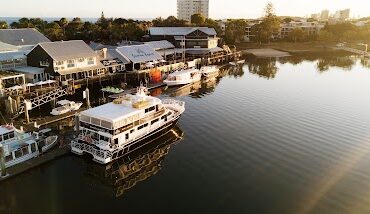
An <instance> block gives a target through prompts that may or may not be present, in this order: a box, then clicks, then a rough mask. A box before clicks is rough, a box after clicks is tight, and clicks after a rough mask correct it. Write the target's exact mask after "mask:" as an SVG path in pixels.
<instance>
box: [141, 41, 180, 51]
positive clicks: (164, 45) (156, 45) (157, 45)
mask: <svg viewBox="0 0 370 214" xmlns="http://www.w3.org/2000/svg"><path fill="white" fill-rule="evenodd" d="M145 44H147V45H149V46H150V47H152V48H153V49H154V50H156V51H157V50H164V49H171V48H175V46H174V45H173V44H172V43H171V42H169V41H167V40H161V41H151V42H146V43H145Z"/></svg>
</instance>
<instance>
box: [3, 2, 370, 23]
mask: <svg viewBox="0 0 370 214" xmlns="http://www.w3.org/2000/svg"><path fill="white" fill-rule="evenodd" d="M267 2H268V0H263V1H258V2H255V1H251V0H247V1H246V0H234V1H232V3H229V2H225V1H223V0H210V18H213V19H224V18H258V17H261V16H262V15H263V8H264V7H265V5H266V4H267ZM271 2H272V3H273V4H274V6H275V10H276V14H277V15H279V16H300V17H304V16H308V15H310V14H312V13H319V12H320V11H321V10H324V9H328V10H329V11H330V12H331V13H334V12H335V11H337V10H342V9H346V8H349V9H351V17H356V18H358V17H367V16H370V11H368V7H367V6H370V3H368V2H364V0H353V1H351V2H348V1H346V0H326V1H325V2H322V1H321V0H311V1H310V4H309V5H307V3H306V2H307V1H304V0H295V1H291V0H271ZM158 4H160V5H161V7H158ZM19 5H24V7H23V8H24V9H22V8H21V7H20V6H19ZM163 5H165V7H163ZM176 5H177V0H156V1H149V0H142V1H132V2H130V3H128V2H124V1H122V0H106V1H99V0H90V1H89V0H79V1H73V0H65V1H63V2H60V1H55V2H53V1H46V0H33V1H27V2H26V3H25V2H24V0H12V1H6V2H3V3H2V7H1V8H0V14H1V16H2V17H43V18H45V17H46V18H56V17H81V18H97V17H99V16H100V14H101V11H104V13H105V16H106V17H122V18H135V19H153V18H157V17H168V16H170V15H173V16H176V15H177V14H176V11H177V9H176ZM40 8H41V9H40ZM45 8H46V9H45ZM153 8H155V10H153Z"/></svg>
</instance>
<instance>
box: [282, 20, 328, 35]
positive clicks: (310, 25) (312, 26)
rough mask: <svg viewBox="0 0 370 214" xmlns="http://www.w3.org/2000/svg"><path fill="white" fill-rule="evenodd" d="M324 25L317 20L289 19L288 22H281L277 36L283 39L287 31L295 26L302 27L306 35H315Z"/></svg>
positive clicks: (287, 33)
mask: <svg viewBox="0 0 370 214" xmlns="http://www.w3.org/2000/svg"><path fill="white" fill-rule="evenodd" d="M324 27H325V26H324V25H323V24H320V23H319V22H316V21H315V22H307V21H291V22H289V23H282V24H281V28H280V33H279V36H278V38H280V39H284V38H286V37H287V36H288V35H289V33H290V32H291V31H292V30H293V29H296V28H300V29H302V30H303V31H304V32H305V33H306V34H307V35H308V36H313V35H317V34H318V33H319V32H320V30H321V29H323V28H324Z"/></svg>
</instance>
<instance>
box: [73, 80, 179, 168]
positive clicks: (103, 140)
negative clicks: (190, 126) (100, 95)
mask: <svg viewBox="0 0 370 214" xmlns="http://www.w3.org/2000/svg"><path fill="white" fill-rule="evenodd" d="M146 91H147V89H146V88H145V87H142V86H141V87H139V88H138V90H137V93H136V94H135V95H130V94H128V95H125V96H124V97H121V98H118V99H116V100H114V101H113V102H112V103H108V104H105V105H102V106H99V107H96V108H92V109H89V110H86V111H83V112H81V113H80V115H79V118H78V119H79V123H78V129H79V132H80V133H79V136H78V137H77V139H75V140H73V141H72V143H71V148H72V152H74V153H76V154H79V155H82V154H84V153H89V154H91V155H92V156H93V157H94V161H96V162H98V163H101V164H106V163H109V162H111V161H113V160H116V159H118V158H120V157H122V156H123V155H125V154H128V153H130V152H132V151H134V150H136V149H138V148H140V147H142V146H144V145H145V144H147V142H148V141H149V140H150V139H152V138H155V137H158V136H161V135H163V134H165V133H166V132H168V131H169V130H171V128H172V127H173V126H174V125H175V124H176V123H177V121H178V119H179V118H180V116H181V115H182V113H183V112H184V111H185V103H184V102H182V101H177V100H160V99H158V98H156V97H152V96H148V95H146Z"/></svg>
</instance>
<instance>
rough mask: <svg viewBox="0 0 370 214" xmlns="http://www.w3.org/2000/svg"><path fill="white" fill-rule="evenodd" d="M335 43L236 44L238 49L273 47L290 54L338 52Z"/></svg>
mask: <svg viewBox="0 0 370 214" xmlns="http://www.w3.org/2000/svg"><path fill="white" fill-rule="evenodd" d="M335 45H336V44H335V43H323V42H303V43H292V42H273V43H270V44H258V43H239V44H236V47H237V49H238V50H246V49H275V50H279V51H283V52H288V53H290V54H295V53H315V52H338V51H340V50H337V49H334V48H333V47H335Z"/></svg>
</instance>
